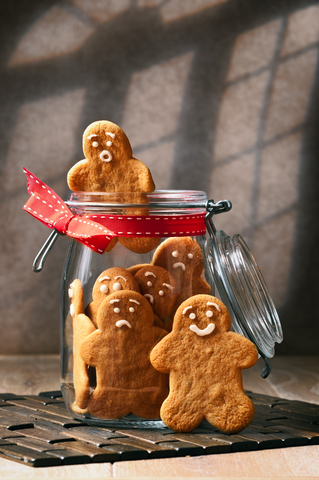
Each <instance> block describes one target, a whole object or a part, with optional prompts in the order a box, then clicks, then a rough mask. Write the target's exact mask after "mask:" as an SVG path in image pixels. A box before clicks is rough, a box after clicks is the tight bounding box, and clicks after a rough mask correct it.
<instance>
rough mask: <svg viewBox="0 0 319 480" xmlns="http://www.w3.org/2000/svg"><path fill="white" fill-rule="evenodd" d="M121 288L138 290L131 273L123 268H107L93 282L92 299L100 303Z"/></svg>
mask: <svg viewBox="0 0 319 480" xmlns="http://www.w3.org/2000/svg"><path fill="white" fill-rule="evenodd" d="M121 290H133V291H135V292H139V287H138V284H137V282H136V280H135V279H134V277H133V275H132V274H131V273H130V272H128V271H127V270H125V268H120V267H113V268H109V269H108V270H104V272H102V273H101V274H100V275H99V277H98V278H97V280H96V282H95V284H94V287H93V292H92V295H93V301H94V302H97V303H102V302H103V300H104V299H105V297H107V296H109V295H111V294H112V293H114V292H119V291H121Z"/></svg>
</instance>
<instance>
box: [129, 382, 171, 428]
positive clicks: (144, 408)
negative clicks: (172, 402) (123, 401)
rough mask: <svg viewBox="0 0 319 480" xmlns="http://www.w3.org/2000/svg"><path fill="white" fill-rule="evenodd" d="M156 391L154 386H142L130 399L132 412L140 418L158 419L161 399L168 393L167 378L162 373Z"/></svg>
mask: <svg viewBox="0 0 319 480" xmlns="http://www.w3.org/2000/svg"><path fill="white" fill-rule="evenodd" d="M162 375H163V378H162V379H161V382H160V385H159V387H158V388H157V391H154V390H155V388H154V387H151V388H143V389H141V390H140V391H138V392H137V393H136V394H135V395H134V398H133V397H132V399H131V406H132V413H134V415H137V416H138V417H141V418H148V419H153V420H156V419H159V418H160V409H161V405H162V403H163V401H164V400H165V398H166V397H167V395H168V388H167V378H166V376H165V375H164V374H162Z"/></svg>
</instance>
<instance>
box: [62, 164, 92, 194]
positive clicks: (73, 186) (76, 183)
mask: <svg viewBox="0 0 319 480" xmlns="http://www.w3.org/2000/svg"><path fill="white" fill-rule="evenodd" d="M87 166H88V161H87V160H85V159H84V160H80V161H79V162H77V163H76V164H75V165H73V167H72V168H71V169H70V170H69V171H68V175H67V182H68V186H69V188H70V190H72V191H73V192H80V191H81V190H85V189H86V188H85V179H86V178H87V175H88V168H87Z"/></svg>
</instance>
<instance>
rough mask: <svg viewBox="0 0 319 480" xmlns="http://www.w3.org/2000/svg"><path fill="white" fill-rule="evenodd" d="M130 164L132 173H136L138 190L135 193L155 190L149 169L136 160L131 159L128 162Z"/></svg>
mask: <svg viewBox="0 0 319 480" xmlns="http://www.w3.org/2000/svg"><path fill="white" fill-rule="evenodd" d="M130 161H131V162H132V166H134V171H138V172H139V175H138V184H139V188H138V189H137V190H136V191H140V192H154V190H155V183H154V180H153V178H152V174H151V172H150V170H149V168H148V167H147V166H146V165H145V164H144V163H143V162H141V160H138V159H137V158H134V157H133V158H132V159H131V160H130Z"/></svg>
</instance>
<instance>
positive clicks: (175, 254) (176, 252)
mask: <svg viewBox="0 0 319 480" xmlns="http://www.w3.org/2000/svg"><path fill="white" fill-rule="evenodd" d="M172 256H173V257H175V258H176V257H178V251H177V250H175V251H174V252H172Z"/></svg>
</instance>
